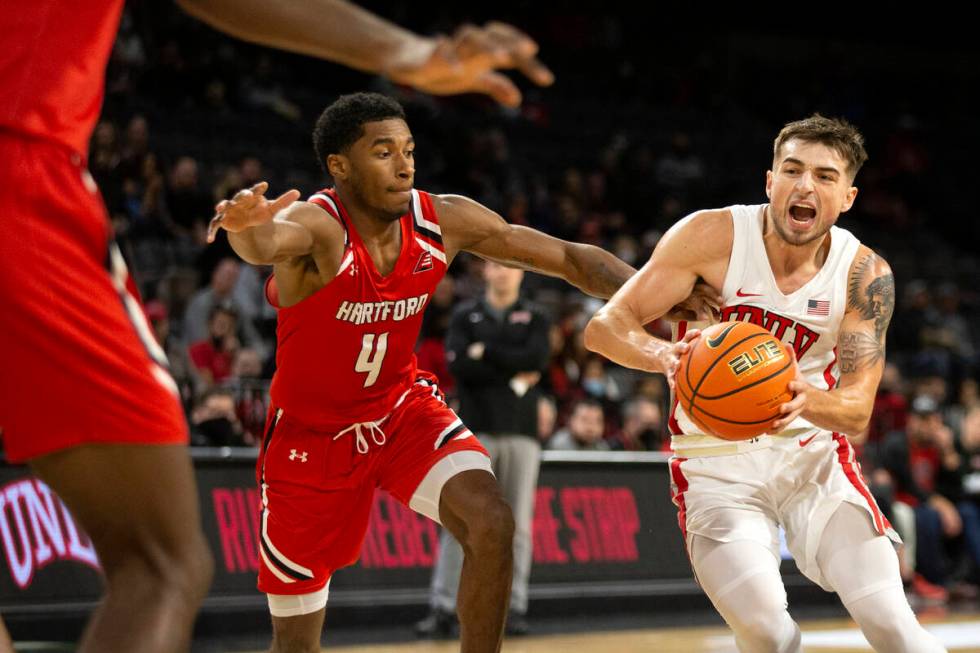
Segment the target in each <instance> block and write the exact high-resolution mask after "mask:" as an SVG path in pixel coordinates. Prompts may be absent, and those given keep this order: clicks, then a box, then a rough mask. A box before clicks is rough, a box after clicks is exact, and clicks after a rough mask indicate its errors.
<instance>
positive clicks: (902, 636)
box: [860, 610, 934, 653]
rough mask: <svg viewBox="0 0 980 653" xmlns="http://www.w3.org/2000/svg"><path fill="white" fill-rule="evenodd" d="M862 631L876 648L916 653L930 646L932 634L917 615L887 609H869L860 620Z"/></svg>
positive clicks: (899, 652) (928, 649)
mask: <svg viewBox="0 0 980 653" xmlns="http://www.w3.org/2000/svg"><path fill="white" fill-rule="evenodd" d="M860 626H861V632H863V633H864V636H865V637H866V638H867V639H868V642H870V643H871V645H872V646H873V647H874V648H875V649H876V650H881V651H895V652H896V653H912V652H913V651H915V652H916V653H919V652H925V651H930V650H934V649H931V648H929V643H930V639H931V638H930V636H929V634H928V633H927V632H926V631H925V629H923V628H922V626H920V625H919V622H918V621H916V619H915V617H911V618H909V616H907V615H904V614H896V613H893V612H889V611H886V610H880V611H875V612H872V611H870V610H869V611H867V614H865V615H862V619H861V621H860Z"/></svg>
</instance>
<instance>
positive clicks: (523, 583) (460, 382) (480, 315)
mask: <svg viewBox="0 0 980 653" xmlns="http://www.w3.org/2000/svg"><path fill="white" fill-rule="evenodd" d="M483 276H484V279H485V281H486V291H485V293H484V297H483V298H482V299H479V300H472V301H469V302H466V303H464V304H462V305H460V306H459V307H458V308H457V309H456V311H455V312H454V313H453V316H452V319H451V321H450V324H449V331H448V333H447V336H446V359H447V361H448V362H449V370H450V372H452V374H453V375H454V376H455V377H456V387H457V393H458V396H459V416H460V418H462V420H463V421H464V422H465V423H466V424H467V425H469V427H470V429H471V430H472V431H473V432H474V433H477V434H478V436H479V438H480V441H481V442H482V443H483V445H484V446H485V447H486V448H487V451H488V452H490V458H491V461H492V465H493V472H494V474H495V475H496V476H497V481H498V482H499V483H500V487H501V489H502V490H503V493H504V497H505V498H506V499H507V501H508V503H510V505H511V508H512V509H513V512H514V521H515V532H514V580H513V589H512V590H511V598H510V615H509V617H508V622H507V632H508V634H511V635H518V634H524V633H526V632H527V621H526V619H525V617H524V615H525V613H526V611H527V587H528V577H529V576H530V572H531V518H532V514H533V509H534V493H535V488H536V486H537V482H538V467H539V463H540V453H541V445H540V443H539V440H538V422H537V419H538V398H539V396H540V394H541V393H540V390H539V388H538V381H539V380H540V379H541V372H542V370H544V368H545V366H546V364H547V361H548V355H549V347H548V328H549V320H548V318H547V317H546V316H545V315H544V314H543V313H542V312H541V311H540V310H539V309H538V308H536V307H535V306H534V305H532V304H531V303H530V302H528V301H526V300H525V299H522V298H521V297H520V290H521V281H522V280H523V278H524V272H523V271H521V270H517V269H513V268H507V267H504V266H502V265H499V264H497V263H492V262H489V261H488V262H487V263H486V264H485V267H484V275H483ZM439 545H440V555H439V559H438V561H437V563H436V566H435V569H434V570H433V575H432V591H431V595H430V602H431V605H432V612H431V613H430V614H429V616H428V617H427V618H426V619H423V620H422V621H420V622H419V623H418V624H417V625H416V631H417V632H418V634H419V635H421V636H430V637H431V636H447V635H450V634H452V632H453V628H454V622H455V618H454V616H453V615H454V613H455V610H456V590H457V587H458V585H459V575H460V569H461V566H462V561H463V552H462V549H461V548H460V545H459V544H458V543H457V542H456V540H455V539H454V538H453V537H452V535H451V534H450V533H449V531H448V530H445V529H444V530H443V532H442V538H441V539H440V543H439Z"/></svg>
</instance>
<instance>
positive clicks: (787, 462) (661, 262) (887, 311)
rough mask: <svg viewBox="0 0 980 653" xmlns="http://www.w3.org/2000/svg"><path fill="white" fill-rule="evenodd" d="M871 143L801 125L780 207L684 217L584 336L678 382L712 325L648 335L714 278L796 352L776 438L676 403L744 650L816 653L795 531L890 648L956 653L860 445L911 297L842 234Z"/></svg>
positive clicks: (789, 142) (815, 123) (779, 181)
mask: <svg viewBox="0 0 980 653" xmlns="http://www.w3.org/2000/svg"><path fill="white" fill-rule="evenodd" d="M863 142H864V139H863V137H862V136H861V135H860V134H859V133H858V132H857V130H856V129H855V128H854V127H852V126H851V125H849V124H848V123H846V122H844V121H842V120H833V119H828V118H824V117H822V116H819V115H814V116H812V117H810V118H807V119H805V120H801V121H799V122H794V123H790V124H788V125H786V126H785V127H784V128H783V130H782V131H781V132H780V133H779V135H778V137H777V138H776V142H775V147H774V156H773V164H772V170H770V171H768V172H767V173H766V195H767V196H768V197H769V203H768V204H762V205H758V206H731V207H728V208H724V209H717V210H707V211H699V212H697V213H694V214H692V215H690V216H688V217H687V218H684V219H683V220H681V221H680V222H678V223H677V224H676V225H674V227H673V228H671V229H670V231H668V232H667V234H666V235H665V236H664V237H663V238H662V239H661V241H660V243H659V244H658V245H657V248H656V250H655V251H654V252H653V255H652V256H651V258H650V260H649V262H647V264H646V265H645V266H644V267H643V269H642V270H640V272H639V273H637V274H636V275H635V276H634V277H633V278H631V279H630V280H629V281H628V282H627V283H626V284H625V285H624V286H623V287H622V288H621V289H620V290H619V292H617V293H616V294H615V296H613V297H612V299H610V300H609V303H608V304H606V305H605V306H604V307H603V308H602V309H601V310H600V311H599V312H598V313H596V315H595V317H594V318H593V319H592V321H591V322H590V323H589V325H588V326H587V328H586V331H585V344H586V346H587V347H588V348H589V349H591V350H593V351H596V352H599V353H601V354H603V355H604V356H606V357H607V358H609V359H610V360H613V361H615V362H617V363H620V364H621V365H625V366H628V367H632V368H635V369H640V370H646V371H648V372H659V373H662V374H665V375H667V378H668V381H669V382H670V384H671V387H673V375H674V372H675V370H676V367H677V361H678V356H680V355H681V354H682V353H683V352H685V351H687V350H688V349H689V348H690V346H691V342H692V341H693V340H695V339H696V338H697V337H698V336H699V333H700V332H699V331H698V329H696V328H693V327H694V326H696V325H688V324H684V323H681V324H679V325H678V327H677V331H676V333H675V336H676V339H677V342H675V343H669V342H666V341H663V340H660V339H658V338H654V337H652V336H650V335H649V334H647V332H646V331H645V330H644V329H643V325H644V324H647V323H648V322H651V321H652V320H654V319H656V318H657V317H659V316H660V315H662V314H663V313H664V312H665V311H666V310H667V309H669V308H670V307H671V306H673V305H674V304H676V303H677V302H679V301H681V300H682V299H684V298H685V297H687V295H688V294H689V293H690V292H691V289H692V288H693V286H694V284H695V282H696V281H698V279H699V278H700V279H703V280H704V281H706V282H707V283H708V284H709V285H710V286H712V287H713V288H715V289H716V290H718V291H719V292H720V293H721V295H722V300H723V306H722V307H721V317H722V319H723V320H742V321H749V322H753V323H756V324H759V325H760V326H763V327H765V328H766V329H768V330H770V331H771V332H772V333H773V335H775V336H776V337H777V338H778V339H780V340H781V341H782V342H784V343H786V344H787V345H789V346H790V348H791V349H792V350H793V352H794V354H795V357H796V359H797V361H798V371H797V376H796V379H795V380H794V381H792V382H791V384H790V390H791V391H792V392H794V393H795V397H794V398H793V400H792V401H790V402H788V403H786V404H784V405H783V406H782V407H781V415H780V417H779V418H778V419H776V420H775V421H774V422H773V424H772V425H771V427H770V430H769V433H768V434H766V435H762V436H760V437H758V438H754V439H752V440H748V441H742V442H729V441H726V440H721V439H719V438H715V437H713V436H709V435H704V434H701V433H698V430H697V428H696V427H695V426H694V424H693V423H692V422H691V420H690V419H688V417H687V416H686V415H685V414H684V412H683V410H682V409H681V408H680V407H678V406H677V405H676V402H674V409H673V411H672V413H671V419H670V425H671V429H672V432H673V433H674V435H673V440H672V443H673V449H674V456H673V457H672V459H671V463H670V471H671V481H672V482H671V485H672V488H671V489H672V495H673V498H674V503H675V504H677V507H678V510H679V522H680V526H681V530H682V532H683V534H684V537H685V541H686V545H687V548H688V553H689V555H690V558H691V563H692V566H693V568H694V572H695V575H696V576H697V580H698V581H699V583H700V584H701V586H702V587H703V588H704V590H705V592H706V593H707V595H708V597H709V598H710V599H711V601H712V603H713V604H714V606H715V608H716V609H717V610H718V612H719V613H721V615H722V617H724V619H725V621H727V622H728V624H729V626H731V628H732V630H733V631H734V632H735V639H736V643H737V644H738V648H739V650H740V651H742V653H762V652H773V653H777V652H778V653H795V652H797V651H800V650H801V648H800V629H799V626H798V625H797V624H796V623H795V622H794V621H793V619H792V618H791V617H790V616H789V613H788V612H787V609H786V591H785V588H784V587H783V584H782V579H781V577H780V575H779V561H780V556H779V539H778V526H780V525H781V526H783V527H784V528H785V530H786V536H787V544H788V546H789V550H790V552H791V553H792V554H793V557H794V558H795V559H796V562H797V565H798V566H799V567H800V570H801V571H802V572H803V573H804V574H805V575H806V576H808V577H809V578H810V579H812V580H813V581H814V582H816V583H818V584H819V585H820V586H821V587H823V588H824V589H826V590H828V591H834V592H837V594H838V595H839V596H840V599H841V601H842V602H843V603H844V606H845V607H846V608H847V610H848V611H849V612H850V614H851V616H852V617H853V618H854V620H855V621H856V622H857V623H858V625H859V626H860V627H861V630H862V631H863V632H864V634H865V636H866V637H867V639H868V641H869V642H870V643H871V645H872V646H873V647H874V648H875V650H877V651H889V652H905V653H932V652H934V651H943V650H944V649H943V647H942V646H941V645H940V644H939V642H938V641H937V640H936V639H935V638H934V637H933V636H932V635H930V634H929V633H927V632H926V631H925V630H924V629H923V628H922V627H921V626H920V625H919V623H918V622H917V620H916V618H915V615H914V614H913V613H912V610H911V609H910V608H909V604H908V601H907V600H906V598H905V594H904V592H903V590H902V581H901V578H900V576H899V572H898V558H897V556H896V554H895V552H894V550H893V543H892V541H890V540H894V541H895V542H896V543H897V542H900V540H899V539H898V537H897V535H895V532H894V531H893V530H892V528H891V525H890V524H889V523H888V521H887V520H886V519H885V518H884V516H883V515H882V514H881V511H880V510H879V509H878V506H877V505H876V504H875V502H874V499H872V498H871V494H870V492H869V491H868V488H867V486H866V485H865V483H864V480H863V478H862V477H861V472H860V468H859V467H858V465H857V463H856V462H855V461H854V451H853V449H852V448H851V445H850V444H849V443H848V441H847V437H846V436H847V435H856V434H858V433H860V432H861V431H863V430H864V428H865V427H866V426H867V424H868V421H869V419H870V417H871V410H872V404H873V401H874V396H875V391H876V389H877V387H878V382H879V380H880V379H881V373H882V369H883V367H884V362H885V330H886V329H887V327H888V322H889V320H890V319H891V316H892V311H893V309H894V303H895V285H894V278H893V276H892V273H891V269H890V268H889V266H888V264H887V263H886V262H885V261H884V259H882V258H881V257H879V256H877V255H876V254H875V253H874V252H872V251H871V250H870V249H869V248H867V247H865V246H864V245H862V244H861V243H860V242H858V240H857V239H856V238H855V237H854V236H852V235H851V234H850V233H848V232H847V231H845V230H843V229H839V228H837V227H835V226H834V223H835V222H836V221H837V218H838V216H839V215H840V214H841V213H843V212H845V211H847V210H848V209H850V208H851V205H852V204H853V203H854V199H855V197H856V196H857V192H858V189H857V188H855V187H854V185H853V182H854V176H855V175H856V174H857V172H858V170H859V169H860V167H861V165H862V164H863V163H864V161H865V160H866V159H867V154H866V153H865V151H864V144H863Z"/></svg>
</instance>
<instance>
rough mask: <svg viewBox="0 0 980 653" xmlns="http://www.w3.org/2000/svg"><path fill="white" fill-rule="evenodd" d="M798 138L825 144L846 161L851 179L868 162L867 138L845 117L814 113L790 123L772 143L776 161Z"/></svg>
mask: <svg viewBox="0 0 980 653" xmlns="http://www.w3.org/2000/svg"><path fill="white" fill-rule="evenodd" d="M794 138H797V139H799V140H801V141H804V142H807V143H822V144H823V145H826V146H827V147H829V148H832V149H833V150H834V151H835V152H837V153H838V154H839V155H840V156H841V157H842V158H843V159H844V160H845V161H847V172H848V174H849V175H850V177H851V179H854V177H855V176H856V175H857V173H858V170H860V169H861V166H862V165H864V162H865V161H867V160H868V153H867V152H866V151H865V150H864V136H862V135H861V132H859V131H858V130H857V127H855V126H854V125H852V124H851V123H849V122H847V121H846V120H844V119H842V118H825V117H824V116H821V115H820V114H819V113H815V114H813V115H812V116H810V117H809V118H804V119H803V120H797V121H796V122H791V123H787V124H786V125H785V126H784V127H783V128H782V129H781V130H780V132H779V135H778V136H776V142H775V143H774V144H773V148H772V150H773V158H774V159H775V158H777V157H779V151H780V150H781V149H782V148H783V145H785V144H786V143H787V142H788V141H790V140H792V139H794Z"/></svg>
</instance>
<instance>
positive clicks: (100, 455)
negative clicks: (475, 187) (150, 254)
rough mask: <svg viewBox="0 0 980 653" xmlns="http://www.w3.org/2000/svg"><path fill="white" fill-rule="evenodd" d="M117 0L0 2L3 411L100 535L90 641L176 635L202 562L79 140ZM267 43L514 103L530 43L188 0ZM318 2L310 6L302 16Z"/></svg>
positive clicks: (260, 0)
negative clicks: (101, 578)
mask: <svg viewBox="0 0 980 653" xmlns="http://www.w3.org/2000/svg"><path fill="white" fill-rule="evenodd" d="M122 5H123V1H122V0H90V1H87V2H69V1H68V0H33V1H32V2H27V3H19V4H18V6H17V7H16V10H13V9H11V10H9V11H4V12H3V18H2V19H0V97H2V99H3V100H2V102H0V179H3V181H4V185H5V187H6V189H5V191H4V193H3V194H2V195H0V266H2V273H0V297H3V299H4V302H5V313H4V317H3V319H2V320H0V343H2V345H0V347H2V349H0V351H2V354H0V397H2V399H0V429H2V433H3V445H4V449H5V452H6V456H7V458H8V460H11V461H14V462H22V461H29V462H30V463H31V466H32V467H33V469H34V471H35V472H36V473H37V474H38V475H39V476H40V477H41V478H42V479H44V481H45V482H47V483H48V484H49V485H50V486H51V487H52V488H53V489H54V490H55V491H56V492H57V493H58V495H59V496H61V498H62V499H63V500H64V501H65V502H66V503H67V505H68V506H69V507H70V508H71V510H72V512H73V514H74V516H75V518H76V519H77V520H78V521H79V523H80V524H81V525H82V527H83V528H84V529H85V530H86V532H87V533H88V534H89V535H90V536H91V537H92V540H93V542H94V544H95V547H96V550H97V552H98V554H99V559H100V561H101V564H102V568H103V570H104V572H105V576H106V581H107V593H106V598H105V600H104V601H103V603H102V604H101V606H100V607H99V609H98V610H97V611H96V613H95V615H94V616H93V619H92V621H91V623H90V624H89V627H88V629H87V631H86V634H85V635H84V637H83V641H82V642H81V645H80V649H79V650H82V651H99V652H111V651H127V652H128V651H148V652H155V651H176V650H181V649H186V648H187V647H188V645H189V638H190V626H191V624H192V622H193V618H194V613H195V612H196V610H197V607H198V605H199V604H200V601H201V599H202V598H203V596H204V594H205V592H206V590H207V587H208V585H209V582H210V577H211V557H210V553H209V552H208V549H207V546H206V544H205V541H204V538H203V535H202V533H201V529H200V526H199V516H198V511H197V496H196V491H195V483H194V475H193V470H192V467H191V464H190V460H189V458H188V455H187V450H186V444H187V429H186V425H185V420H184V416H183V414H182V412H181V409H180V406H179V404H178V401H177V397H176V388H175V386H174V384H173V380H172V379H171V378H170V376H169V374H168V372H167V361H166V358H165V356H164V355H163V352H162V351H161V350H160V348H159V347H158V346H157V345H156V343H155V342H154V340H153V337H152V332H151V331H150V329H149V327H148V325H147V323H146V320H145V318H144V316H143V314H142V310H141V307H140V304H139V300H138V299H137V298H136V296H135V292H134V286H133V284H132V283H131V282H130V280H129V277H128V274H127V272H126V268H125V265H124V264H123V261H122V257H121V256H120V254H119V250H118V248H117V247H116V246H115V245H114V244H112V238H111V233H110V227H109V222H108V219H107V216H106V212H105V208H104V206H103V204H102V201H101V199H100V198H99V194H98V191H97V189H96V187H95V184H94V182H93V181H92V177H91V176H90V175H89V173H88V171H87V170H86V168H85V159H86V152H87V149H88V147H87V145H88V141H89V137H90V135H91V132H92V128H93V126H94V124H95V121H96V118H97V117H98V114H99V110H100V105H101V101H102V92H103V91H102V88H103V81H104V80H103V76H104V70H105V64H106V60H107V58H108V56H109V52H110V49H111V47H112V42H113V38H114V35H115V32H116V27H117V25H118V22H119V18H120V15H121V12H122ZM181 5H182V6H183V7H184V8H185V9H187V10H188V11H189V12H190V13H192V14H194V15H196V16H199V17H200V18H201V19H203V20H205V21H207V22H209V23H210V24H212V25H213V26H215V27H217V28H219V29H221V30H224V31H226V32H229V33H231V34H234V35H237V36H239V37H242V38H245V39H248V40H252V41H255V42H258V43H262V44H265V45H270V46H274V47H279V48H284V49H288V50H293V51H296V52H300V53H305V54H311V55H314V56H318V57H322V58H325V59H331V60H335V61H339V62H341V63H345V64H347V65H350V66H353V67H356V68H360V69H362V70H367V71H374V72H379V73H383V74H386V75H387V76H389V77H390V78H391V79H393V80H394V81H396V82H401V83H405V84H410V85H413V86H416V87H418V88H420V89H422V90H426V91H430V92H433V93H460V92H480V93H487V94H489V95H491V96H492V97H494V98H496V99H497V100H498V101H500V102H502V103H504V104H508V105H515V104H517V103H519V101H520V93H519V92H518V90H517V88H516V87H515V86H514V85H513V83H511V82H510V81H509V80H508V79H507V78H506V77H504V76H503V75H501V74H499V73H497V72H496V69H498V68H517V69H519V70H520V71H521V72H523V73H524V74H526V75H528V76H529V77H530V78H531V79H532V81H534V82H536V83H540V84H548V83H550V82H551V73H550V72H549V71H548V70H547V68H545V67H544V66H543V65H542V64H541V63H540V62H538V61H537V60H536V59H535V56H534V55H535V53H536V50H537V46H536V45H535V43H534V42H533V41H532V40H531V39H529V38H528V37H527V36H525V35H524V34H522V33H521V32H519V31H518V30H516V29H514V28H512V27H510V26H508V25H503V24H500V23H490V24H488V25H487V26H486V27H484V28H478V27H473V26H467V27H464V28H461V29H460V30H459V31H458V32H457V33H456V34H455V35H454V36H453V37H452V38H435V39H430V38H422V37H419V36H416V35H414V34H412V33H411V32H408V31H406V30H403V29H401V28H399V27H397V26H395V25H392V24H391V23H388V22H386V21H383V20H381V19H380V18H377V17H376V16H373V15H372V14H370V13H368V12H366V11H363V10H361V9H359V8H357V7H355V6H353V5H350V4H349V3H346V2H342V1H340V0H307V1H305V2H267V1H266V0H183V1H182V2H181ZM311 16H312V17H316V20H311V19H310V18H311Z"/></svg>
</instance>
